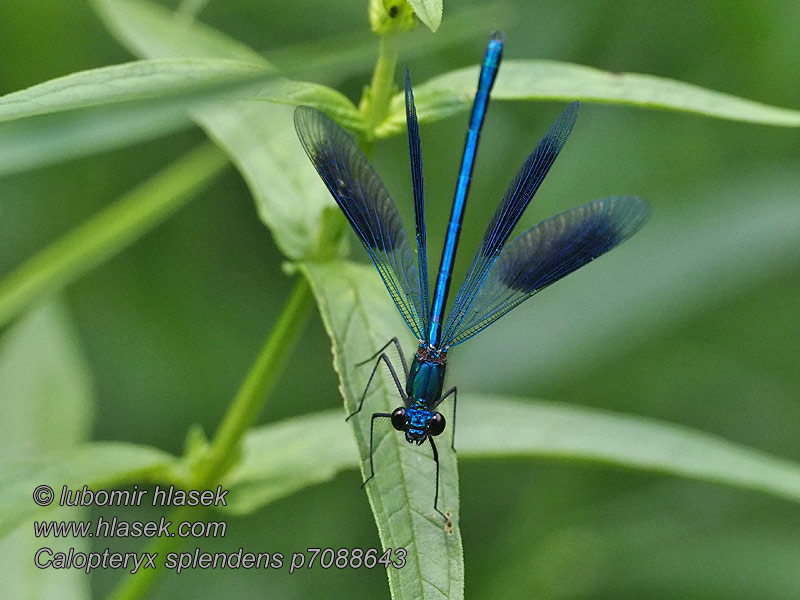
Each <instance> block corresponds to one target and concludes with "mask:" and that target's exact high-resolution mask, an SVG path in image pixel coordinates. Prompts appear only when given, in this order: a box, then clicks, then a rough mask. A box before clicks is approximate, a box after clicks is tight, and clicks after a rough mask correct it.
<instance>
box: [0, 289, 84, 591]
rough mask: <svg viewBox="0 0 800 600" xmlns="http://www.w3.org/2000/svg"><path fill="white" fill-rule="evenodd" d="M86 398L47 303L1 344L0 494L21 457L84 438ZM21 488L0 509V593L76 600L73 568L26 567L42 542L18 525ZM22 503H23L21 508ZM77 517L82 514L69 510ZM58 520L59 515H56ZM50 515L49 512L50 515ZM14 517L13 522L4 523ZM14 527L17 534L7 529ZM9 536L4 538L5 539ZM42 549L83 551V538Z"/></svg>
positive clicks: (80, 365)
mask: <svg viewBox="0 0 800 600" xmlns="http://www.w3.org/2000/svg"><path fill="white" fill-rule="evenodd" d="M92 409H93V394H92V389H91V381H90V376H89V373H88V369H87V367H86V363H85V361H84V359H83V356H82V355H81V351H80V348H79V347H78V344H77V342H76V339H75V336H74V331H73V328H72V325H71V323H70V322H69V318H68V315H67V314H66V311H65V310H64V309H63V308H62V307H61V306H60V305H58V304H55V303H51V304H48V305H46V306H42V307H40V308H39V309H37V310H36V311H33V312H31V313H30V314H29V315H28V316H27V317H26V318H25V319H24V320H22V321H21V322H20V323H18V324H17V325H16V326H15V327H13V328H11V329H8V330H7V331H6V332H5V334H4V335H3V337H2V339H1V340H0V413H1V414H2V415H3V417H2V419H0V453H2V456H3V462H2V466H0V497H3V495H4V494H6V493H7V492H9V491H10V490H11V488H12V486H14V485H19V482H18V481H16V480H15V478H11V481H9V478H8V477H3V475H4V474H5V471H6V470H7V469H8V468H9V467H10V465H11V463H13V462H14V461H15V460H18V459H20V458H21V457H41V456H43V455H45V454H48V453H56V452H61V451H64V450H65V449H68V448H69V447H71V446H74V445H75V444H76V443H77V442H79V441H80V440H81V439H83V438H84V437H85V436H86V434H87V433H88V431H89V428H90V427H91V415H92ZM40 483H42V482H39V481H37V482H36V483H33V484H30V485H27V486H26V489H25V493H24V498H22V497H21V498H19V501H18V502H17V504H18V505H20V506H16V507H13V506H12V507H7V506H5V505H3V506H2V507H0V538H3V539H2V540H0V579H1V580H2V581H3V585H4V589H7V590H25V593H26V594H28V595H29V596H30V597H32V598H33V597H35V598H43V599H50V598H52V599H55V598H58V599H63V598H66V599H68V600H82V599H88V598H90V593H89V586H88V582H87V580H86V578H85V577H84V576H83V574H82V573H79V572H77V571H71V570H69V571H54V570H52V569H51V570H48V571H46V572H43V571H42V570H40V569H38V568H36V566H35V565H34V564H33V556H34V553H35V552H36V550H37V549H38V548H39V547H41V546H43V545H45V544H44V543H43V540H39V539H37V538H35V537H34V536H33V535H32V532H31V530H30V529H29V528H24V529H23V528H18V527H16V526H17V525H19V524H21V521H22V520H21V519H19V518H18V514H16V515H15V512H16V511H15V508H16V509H19V508H23V510H24V509H27V510H28V511H31V512H32V510H31V509H32V508H34V507H35V505H34V503H33V498H32V494H33V490H34V488H35V486H36V485H38V484H40ZM21 505H24V506H21ZM76 512H80V513H81V514H82V513H83V512H84V511H83V510H82V509H77V511H76V510H73V511H72V515H73V518H74V515H75V514H76ZM59 513H61V514H60V515H59V516H60V517H61V518H68V517H66V515H65V514H64V513H65V511H64V510H63V509H62V510H57V511H56V514H59ZM51 514H52V513H51ZM15 517H17V520H16V521H15V522H12V523H9V519H14V518H15ZM14 529H16V531H13V532H12V530H14ZM9 534H10V535H9ZM46 545H47V546H48V547H50V548H52V549H53V550H55V551H63V550H66V548H67V547H68V546H69V547H74V548H76V550H78V551H83V550H85V549H86V548H87V546H88V540H86V539H76V540H48V541H47V544H46Z"/></svg>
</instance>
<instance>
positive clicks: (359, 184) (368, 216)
mask: <svg viewBox="0 0 800 600" xmlns="http://www.w3.org/2000/svg"><path fill="white" fill-rule="evenodd" d="M294 124H295V129H296V130H297V135H298V137H299V138H300V143H301V144H302V145H303V148H304V149H305V151H306V154H307V155H308V157H309V158H310V159H311V162H312V163H313V165H314V167H315V168H316V170H317V172H318V173H319V175H320V177H321V178H322V180H323V181H324V182H325V185H326V186H327V187H328V190H329V191H330V193H331V195H332V196H333V198H334V200H335V201H336V203H337V204H338V205H339V208H341V209H342V212H343V213H344V215H345V217H346V218H347V221H348V222H349V223H350V225H351V227H352V228H353V230H354V231H355V232H356V235H358V237H359V239H360V240H361V242H362V243H363V244H364V248H366V250H367V253H368V254H369V256H370V258H371V259H372V262H373V263H374V264H375V267H376V268H377V269H378V272H379V273H380V275H381V278H382V279H383V283H384V284H385V285H386V289H387V290H388V291H389V294H390V295H391V296H392V299H393V300H394V302H395V304H396V305H397V308H398V310H399V311H400V314H401V315H402V316H403V319H404V320H405V322H406V323H407V324H408V326H409V328H410V329H411V330H412V331H413V332H414V335H416V336H417V339H424V337H425V330H424V327H423V323H424V322H425V321H424V317H423V315H424V314H425V311H427V307H422V305H421V301H420V299H421V297H422V296H421V290H420V284H419V274H418V268H417V263H416V261H415V260H414V255H413V253H412V251H411V247H410V246H409V243H408V235H407V234H406V230H405V227H403V221H402V219H401V217H400V213H399V212H398V210H397V206H396V205H395V203H394V200H392V198H391V196H389V192H388V191H387V190H386V187H385V186H384V184H383V182H382V181H381V179H380V177H379V176H378V174H377V173H376V172H375V169H374V168H373V167H372V165H370V164H369V161H367V158H366V156H364V153H363V152H361V149H360V148H359V147H358V146H357V145H356V143H355V142H354V141H353V138H351V137H350V136H349V135H348V134H347V133H346V132H345V131H344V130H343V129H342V128H341V127H339V126H338V125H337V124H336V123H335V122H333V121H332V120H331V119H330V118H329V117H327V116H326V115H325V114H324V113H323V112H321V111H319V110H317V109H315V108H311V107H309V106H298V107H297V109H296V110H295V113H294Z"/></svg>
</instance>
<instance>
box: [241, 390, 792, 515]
mask: <svg viewBox="0 0 800 600" xmlns="http://www.w3.org/2000/svg"><path fill="white" fill-rule="evenodd" d="M462 396H463V400H462V401H461V402H459V412H458V438H457V440H456V448H457V450H458V456H459V458H460V459H462V460H464V459H467V460H475V459H483V460H485V459H500V458H504V457H511V456H517V457H531V458H547V459H553V460H569V461H576V462H584V463H594V464H604V465H611V466H617V467H623V468H628V469H634V470H638V471H643V472H655V473H661V474H664V475H669V476H675V477H683V478H687V479H693V480H698V481H706V482H710V483H718V484H722V485H726V486H730V487H735V488H739V489H742V490H752V491H759V492H764V493H767V494H770V495H773V496H776V497H780V498H783V499H785V500H788V501H790V502H795V503H800V464H798V463H796V462H793V461H791V460H788V459H784V458H780V457H777V456H773V455H770V454H768V453H766V452H761V451H759V450H755V449H753V448H749V447H747V446H744V445H742V444H737V443H735V442H731V441H729V440H726V439H724V438H721V437H719V436H716V435H713V434H708V433H704V432H702V431H698V430H696V429H691V428H689V427H684V426H682V425H676V424H673V423H666V422H662V421H657V420H654V419H649V418H646V417H640V416H637V415H630V414H623V413H617V412H612V411H605V410H600V409H596V408H586V407H583V406H576V405H572V404H565V403H556V402H546V401H542V400H529V399H525V398H512V397H504V396H496V395H493V396H484V395H479V394H463V395H462ZM462 396H459V398H462ZM347 427H348V425H347V424H346V423H345V422H344V413H342V412H341V411H325V412H320V413H314V414H311V415H307V416H303V417H297V418H295V419H290V420H287V421H284V422H281V423H277V424H275V425H267V426H264V427H259V428H257V429H255V430H253V431H252V432H251V433H250V434H248V436H247V437H246V439H245V443H244V448H243V458H242V462H241V463H240V464H239V466H238V467H237V468H236V469H235V470H234V471H232V472H231V474H230V476H229V477H230V479H229V480H228V481H227V485H229V486H230V487H231V499H232V502H231V503H230V505H229V507H228V510H231V511H232V512H234V513H246V512H251V511H253V510H255V509H257V508H258V507H259V506H261V505H263V504H266V503H268V502H271V501H272V500H275V499H276V498H279V497H282V496H284V495H287V494H289V493H292V492H294V491H296V490H298V489H302V488H304V487H306V486H309V485H314V484H317V483H321V482H323V481H327V480H328V479H331V478H332V477H334V476H335V474H336V473H338V472H339V471H342V470H345V469H352V468H355V467H356V466H357V464H358V458H357V456H356V451H355V448H354V447H353V444H352V441H351V438H349V436H347V435H346V431H347ZM264 456H270V457H273V458H271V459H270V460H264ZM376 460H377V458H376ZM378 466H381V467H384V469H386V467H387V465H386V463H384V462H380V463H376V470H377V469H378ZM384 469H382V470H384ZM376 477H377V476H376ZM398 479H399V480H400V479H401V478H400V477H398Z"/></svg>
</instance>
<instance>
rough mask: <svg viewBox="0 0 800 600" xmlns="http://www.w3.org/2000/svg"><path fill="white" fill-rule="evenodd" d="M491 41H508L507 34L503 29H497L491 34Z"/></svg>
mask: <svg viewBox="0 0 800 600" xmlns="http://www.w3.org/2000/svg"><path fill="white" fill-rule="evenodd" d="M489 41H492V42H500V43H501V44H502V43H504V42H505V41H506V36H505V34H504V33H503V32H502V31H497V30H495V31H493V32H492V34H491V35H490V36H489Z"/></svg>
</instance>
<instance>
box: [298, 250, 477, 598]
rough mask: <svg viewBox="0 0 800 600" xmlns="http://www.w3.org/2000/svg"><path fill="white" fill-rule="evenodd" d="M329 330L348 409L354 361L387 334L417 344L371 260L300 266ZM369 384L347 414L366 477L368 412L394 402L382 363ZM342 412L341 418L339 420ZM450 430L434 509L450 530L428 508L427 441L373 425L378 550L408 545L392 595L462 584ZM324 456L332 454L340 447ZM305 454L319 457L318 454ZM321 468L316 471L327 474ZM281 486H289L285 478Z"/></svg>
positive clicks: (428, 593)
mask: <svg viewBox="0 0 800 600" xmlns="http://www.w3.org/2000/svg"><path fill="white" fill-rule="evenodd" d="M302 269H303V271H304V272H305V274H306V275H307V276H308V278H309V281H310V282H311V287H312V289H313V291H314V295H315V296H316V299H317V304H318V306H319V309H320V313H321V315H322V320H323V323H324V325H325V328H326V330H327V331H328V335H329V336H330V337H331V339H332V340H333V357H334V368H335V369H336V371H337V372H338V374H339V380H340V383H341V389H342V392H343V394H344V396H345V398H346V406H347V409H348V412H352V411H353V410H355V409H356V407H357V405H358V400H359V398H360V397H361V394H362V392H363V391H364V388H365V387H366V384H367V380H368V378H369V374H370V370H371V367H370V366H366V365H365V366H361V367H357V366H356V363H358V362H360V361H363V360H365V359H367V358H369V356H370V355H371V354H373V353H374V352H375V351H376V350H378V349H379V348H380V347H381V346H383V345H384V344H385V343H386V342H387V341H388V340H389V339H390V338H392V337H393V336H396V335H403V337H402V338H401V341H405V344H404V346H405V347H406V348H407V349H408V348H415V346H416V344H413V343H412V340H411V339H410V336H409V335H408V332H407V328H406V327H405V325H404V324H403V322H402V320H401V319H400V317H399V315H398V314H397V311H396V310H395V307H394V305H392V303H391V302H390V301H388V299H387V297H386V290H385V289H384V288H383V286H382V285H381V283H380V279H379V277H377V275H376V274H375V272H374V269H373V267H372V265H366V264H363V265H358V264H354V263H351V262H346V261H333V262H329V263H325V264H304V265H303V266H302ZM379 374H380V375H376V377H375V380H373V382H372V386H371V388H370V393H369V395H368V396H367V399H366V401H365V403H364V410H363V411H362V412H361V413H360V414H359V415H358V416H357V417H355V418H353V419H351V420H350V422H351V423H352V427H353V430H354V432H355V435H356V440H357V441H358V447H359V453H360V456H361V470H362V475H363V476H364V479H366V478H367V477H368V476H369V435H370V419H369V415H370V414H371V413H373V412H391V410H392V409H394V408H396V407H397V406H398V405H399V404H400V400H399V397H398V394H397V388H396V387H395V386H394V384H393V383H392V382H391V378H390V376H389V375H388V374H387V373H386V372H385V370H384V369H382V370H381V371H379ZM342 417H343V415H342V416H341V417H340V418H342ZM449 440H450V438H449V436H448V435H447V434H445V435H443V436H442V437H441V438H440V439H439V440H438V442H439V443H438V444H437V446H438V448H439V460H440V469H441V471H440V484H439V509H440V510H442V512H446V511H449V512H450V513H451V514H452V523H453V530H452V532H448V531H447V530H446V529H445V522H444V520H443V519H442V518H441V517H440V516H439V515H438V514H437V513H436V512H435V511H434V509H433V497H434V492H435V487H434V473H435V469H434V463H433V460H432V456H431V451H430V448H429V447H428V445H427V444H426V445H424V446H416V445H413V446H412V445H411V444H408V443H407V442H406V441H405V438H403V436H402V435H399V434H398V433H397V432H396V431H395V430H394V429H392V427H391V425H389V424H388V422H386V421H383V422H380V421H379V422H377V423H376V426H375V467H376V469H375V471H376V473H375V477H374V479H372V481H370V482H369V484H367V486H366V489H367V495H368V496H369V500H370V504H371V506H372V510H373V513H374V515H375V520H376V522H377V524H378V532H379V535H380V538H381V543H382V544H383V546H384V548H400V547H402V548H406V549H407V551H408V564H407V565H406V566H405V567H404V568H402V569H397V570H394V569H390V570H389V572H388V574H389V585H390V588H391V590H392V597H394V598H451V599H452V598H461V597H463V593H464V591H463V588H464V565H463V550H462V546H461V534H460V530H459V525H458V517H459V499H458V473H457V469H456V456H455V454H454V453H453V452H452V450H451V449H450V445H449ZM324 454H325V456H328V455H331V456H336V457H338V458H337V459H336V460H337V461H339V464H341V461H342V457H343V456H346V454H345V453H344V452H342V451H339V452H336V453H333V452H332V451H331V450H330V449H329V450H327V451H325V452H324ZM309 460H320V457H319V456H316V457H315V458H314V459H309ZM325 472H326V471H325V470H324V469H321V470H319V471H317V472H316V474H315V475H314V476H315V477H317V478H318V477H319V473H323V474H324V473H325ZM284 487H287V486H286V484H284Z"/></svg>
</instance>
